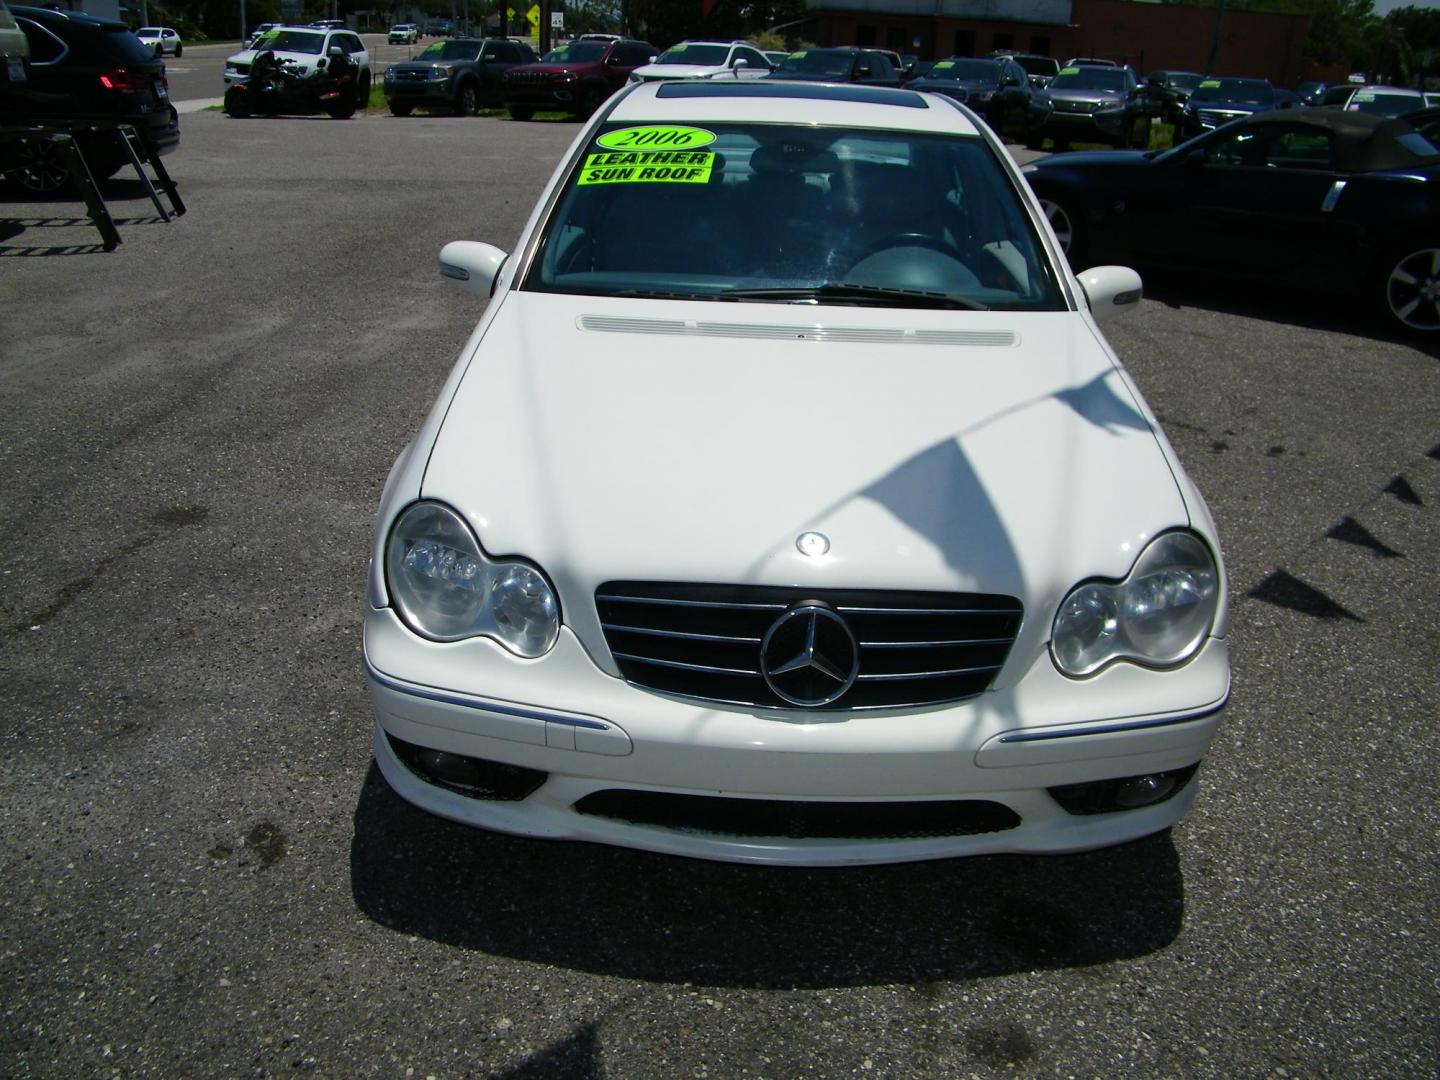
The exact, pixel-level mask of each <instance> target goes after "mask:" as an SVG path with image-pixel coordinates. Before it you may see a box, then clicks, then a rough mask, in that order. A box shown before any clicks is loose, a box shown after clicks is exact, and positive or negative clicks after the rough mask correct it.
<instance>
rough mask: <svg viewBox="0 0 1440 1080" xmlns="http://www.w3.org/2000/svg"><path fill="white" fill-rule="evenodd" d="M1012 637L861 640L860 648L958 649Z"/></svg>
mask: <svg viewBox="0 0 1440 1080" xmlns="http://www.w3.org/2000/svg"><path fill="white" fill-rule="evenodd" d="M1014 640H1015V639H1014V638H1008V637H987V638H967V639H965V640H964V641H862V642H860V647H861V648H862V649H960V648H964V647H965V646H967V645H1009V644H1010V643H1011V642H1012V641H1014Z"/></svg>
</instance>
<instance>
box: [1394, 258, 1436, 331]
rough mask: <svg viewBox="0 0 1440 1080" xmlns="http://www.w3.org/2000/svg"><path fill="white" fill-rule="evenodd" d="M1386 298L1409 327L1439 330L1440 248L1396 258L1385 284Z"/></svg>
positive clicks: (1401, 320) (1397, 316) (1397, 315)
mask: <svg viewBox="0 0 1440 1080" xmlns="http://www.w3.org/2000/svg"><path fill="white" fill-rule="evenodd" d="M1385 301H1386V303H1387V304H1389V305H1390V313H1391V314H1392V315H1393V316H1394V317H1395V318H1397V319H1399V320H1400V322H1401V323H1403V324H1404V325H1405V326H1406V327H1408V328H1409V329H1411V330H1423V331H1427V332H1432V333H1433V332H1435V331H1440V248H1433V247H1429V248H1421V249H1420V250H1418V251H1412V252H1411V253H1410V254H1408V255H1406V256H1404V257H1402V258H1401V259H1400V260H1399V261H1397V262H1396V263H1395V265H1394V267H1393V268H1392V269H1391V271H1390V277H1389V280H1388V281H1386V283H1385Z"/></svg>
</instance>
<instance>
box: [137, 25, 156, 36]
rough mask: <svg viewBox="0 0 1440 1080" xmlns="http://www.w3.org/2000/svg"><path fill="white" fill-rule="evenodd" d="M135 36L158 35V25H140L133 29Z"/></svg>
mask: <svg viewBox="0 0 1440 1080" xmlns="http://www.w3.org/2000/svg"><path fill="white" fill-rule="evenodd" d="M135 36H136V37H159V36H160V28H159V27H158V26H142V27H140V29H139V30H136V31H135Z"/></svg>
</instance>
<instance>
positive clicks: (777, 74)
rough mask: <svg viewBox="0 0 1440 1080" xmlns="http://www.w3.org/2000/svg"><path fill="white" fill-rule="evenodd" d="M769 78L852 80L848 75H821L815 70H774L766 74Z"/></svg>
mask: <svg viewBox="0 0 1440 1080" xmlns="http://www.w3.org/2000/svg"><path fill="white" fill-rule="evenodd" d="M765 78H767V79H789V80H791V81H794V82H818V83H834V82H850V81H851V80H850V76H848V75H821V74H819V73H818V72H814V71H772V72H770V74H769V75H766V76H765Z"/></svg>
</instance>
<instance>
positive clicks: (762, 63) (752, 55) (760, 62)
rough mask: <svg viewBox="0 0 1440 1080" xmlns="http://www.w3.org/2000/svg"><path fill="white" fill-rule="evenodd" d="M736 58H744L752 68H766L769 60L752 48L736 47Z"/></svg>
mask: <svg viewBox="0 0 1440 1080" xmlns="http://www.w3.org/2000/svg"><path fill="white" fill-rule="evenodd" d="M735 55H736V59H739V60H744V61H745V62H746V63H747V64H749V65H750V66H751V67H752V68H768V67H769V66H770V64H769V62H767V61H766V59H765V57H763V56H761V55H760V54H759V53H758V52H756V51H755V50H754V49H737V50H736V53H735Z"/></svg>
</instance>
